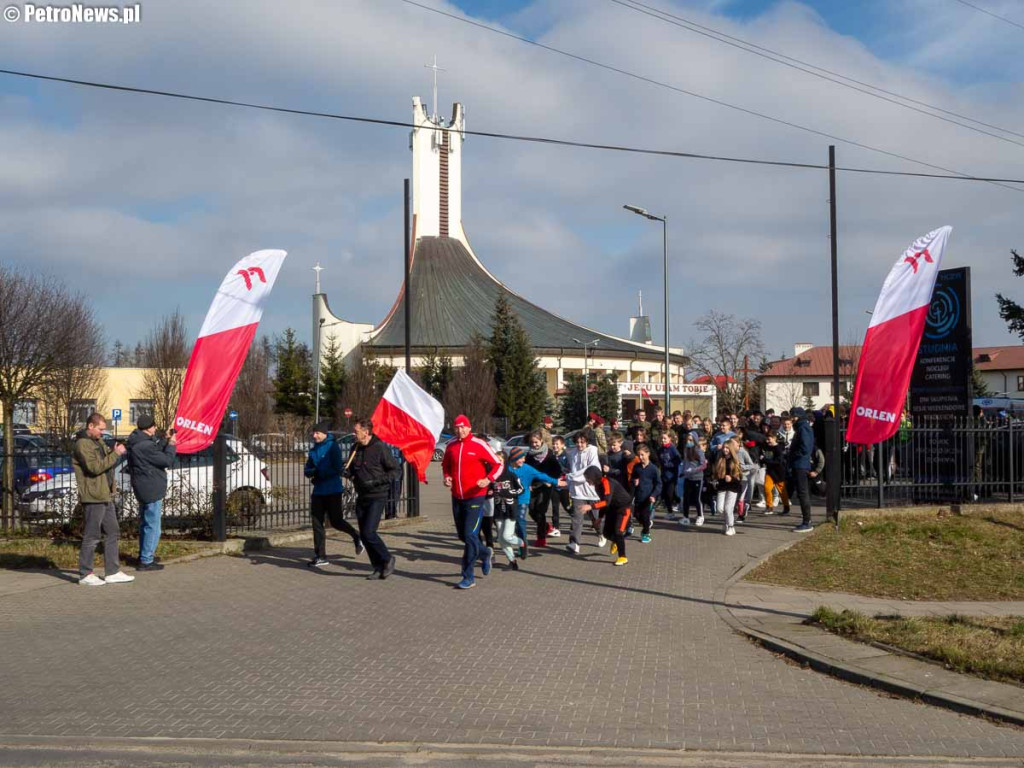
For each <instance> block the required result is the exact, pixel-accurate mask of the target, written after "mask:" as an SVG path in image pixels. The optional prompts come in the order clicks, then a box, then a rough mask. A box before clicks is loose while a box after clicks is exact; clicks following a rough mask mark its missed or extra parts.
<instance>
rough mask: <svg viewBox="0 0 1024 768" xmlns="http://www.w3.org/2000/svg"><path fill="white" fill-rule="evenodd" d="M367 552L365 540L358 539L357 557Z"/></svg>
mask: <svg viewBox="0 0 1024 768" xmlns="http://www.w3.org/2000/svg"><path fill="white" fill-rule="evenodd" d="M365 551H366V545H365V544H363V540H362V539H356V557H359V556H360V555H361V554H363V552H365Z"/></svg>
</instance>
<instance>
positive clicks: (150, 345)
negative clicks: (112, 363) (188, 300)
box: [136, 310, 192, 426]
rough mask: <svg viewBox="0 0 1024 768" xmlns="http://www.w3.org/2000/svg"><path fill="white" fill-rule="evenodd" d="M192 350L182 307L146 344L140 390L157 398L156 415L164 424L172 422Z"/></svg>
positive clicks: (151, 397) (147, 396)
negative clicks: (181, 310)
mask: <svg viewBox="0 0 1024 768" xmlns="http://www.w3.org/2000/svg"><path fill="white" fill-rule="evenodd" d="M191 353H192V349H191V345H190V344H189V343H188V336H187V334H186V331H185V318H183V317H182V315H181V312H180V311H178V310H175V311H174V312H173V313H172V314H170V315H168V316H166V317H164V318H163V319H162V320H161V321H160V324H159V325H157V327H156V328H154V329H153V330H152V331H150V334H149V336H148V337H147V338H146V343H145V344H144V345H143V349H142V361H141V364H142V367H143V368H145V369H146V372H145V373H144V374H143V377H142V389H141V390H140V392H139V393H138V394H139V395H140V396H141V397H143V398H145V399H146V400H151V401H152V402H153V418H154V419H155V420H156V423H157V424H159V425H161V426H171V425H172V422H173V420H174V414H175V412H176V411H177V410H178V398H179V397H181V387H182V385H183V384H184V383H185V369H186V368H187V367H188V359H189V356H190V355H191ZM136 364H138V363H136Z"/></svg>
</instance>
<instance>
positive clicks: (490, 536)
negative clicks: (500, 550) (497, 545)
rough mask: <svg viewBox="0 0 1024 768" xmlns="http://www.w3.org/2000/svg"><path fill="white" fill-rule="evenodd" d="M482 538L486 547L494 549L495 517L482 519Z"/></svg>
mask: <svg viewBox="0 0 1024 768" xmlns="http://www.w3.org/2000/svg"><path fill="white" fill-rule="evenodd" d="M480 538H481V539H482V540H483V542H484V545H485V546H488V547H490V548H491V549H494V517H493V516H489V517H481V518H480Z"/></svg>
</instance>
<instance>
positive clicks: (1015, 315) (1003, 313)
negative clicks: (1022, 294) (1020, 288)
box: [996, 250, 1024, 339]
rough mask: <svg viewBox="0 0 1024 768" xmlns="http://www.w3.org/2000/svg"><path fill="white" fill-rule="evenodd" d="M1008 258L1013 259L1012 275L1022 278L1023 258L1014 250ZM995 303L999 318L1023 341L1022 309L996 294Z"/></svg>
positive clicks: (1023, 323)
mask: <svg viewBox="0 0 1024 768" xmlns="http://www.w3.org/2000/svg"><path fill="white" fill-rule="evenodd" d="M1010 257H1011V258H1012V259H1013V274H1014V275H1016V276H1017V277H1024V258H1021V255H1020V254H1019V253H1017V252H1016V251H1014V250H1011V251H1010ZM996 301H998V302H999V316H1000V317H1001V318H1003V321H1004V322H1005V323H1006V325H1007V326H1008V327H1009V329H1010V330H1011V331H1012V332H1013V333H1016V334H1017V335H1018V336H1020V337H1021V338H1022V339H1024V307H1021V305H1020V304H1018V303H1017V302H1015V301H1012V300H1011V299H1008V298H1006V297H1005V296H1003V294H1001V293H997V294H996Z"/></svg>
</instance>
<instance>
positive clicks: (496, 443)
mask: <svg viewBox="0 0 1024 768" xmlns="http://www.w3.org/2000/svg"><path fill="white" fill-rule="evenodd" d="M474 434H475V435H476V436H477V437H479V438H482V439H484V440H486V441H487V444H488V445H490V446H491V450H492V451H494V452H495V453H499V454H500V453H501V452H502V451H504V450H505V445H506V444H505V441H504V440H502V439H501V438H500V437H496V436H494V435H488V434H485V433H483V432H478V433H474ZM454 439H455V436H454V435H444V434H442V435H441V437H440V438H438V441H437V443H436V444H435V445H434V455H433V457H432V460H433V461H441V459H443V458H444V451H445V448H447V447H448V443H450V442H451V441H452V440H454Z"/></svg>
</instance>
